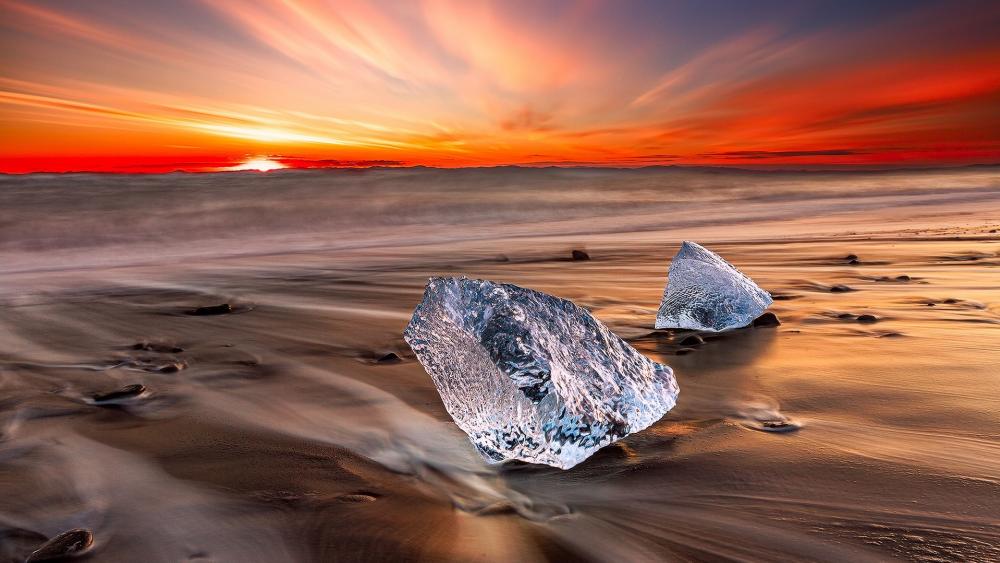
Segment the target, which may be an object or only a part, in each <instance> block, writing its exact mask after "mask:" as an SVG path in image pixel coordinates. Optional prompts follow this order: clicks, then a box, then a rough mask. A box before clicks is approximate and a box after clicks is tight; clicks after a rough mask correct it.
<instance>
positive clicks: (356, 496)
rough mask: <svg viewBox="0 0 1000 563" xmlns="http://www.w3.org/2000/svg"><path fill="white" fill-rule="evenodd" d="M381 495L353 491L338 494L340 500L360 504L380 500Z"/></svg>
mask: <svg viewBox="0 0 1000 563" xmlns="http://www.w3.org/2000/svg"><path fill="white" fill-rule="evenodd" d="M378 497H379V495H376V494H373V493H351V494H346V495H339V496H337V497H336V498H337V501H338V502H343V503H348V504H360V503H368V502H375V501H376V500H378Z"/></svg>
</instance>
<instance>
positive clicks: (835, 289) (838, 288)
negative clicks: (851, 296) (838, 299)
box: [830, 284, 851, 293]
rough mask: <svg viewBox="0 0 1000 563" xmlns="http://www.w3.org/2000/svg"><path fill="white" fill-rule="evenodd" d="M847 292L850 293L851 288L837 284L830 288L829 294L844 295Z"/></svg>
mask: <svg viewBox="0 0 1000 563" xmlns="http://www.w3.org/2000/svg"><path fill="white" fill-rule="evenodd" d="M848 291H851V288H850V287H848V286H846V285H843V284H837V285H834V286H832V287H831V288H830V292H831V293H845V292H848Z"/></svg>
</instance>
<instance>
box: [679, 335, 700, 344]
mask: <svg viewBox="0 0 1000 563" xmlns="http://www.w3.org/2000/svg"><path fill="white" fill-rule="evenodd" d="M704 343H705V339H704V338H702V337H700V336H698V335H697V334H690V335H688V336H686V337H684V340H681V342H680V344H681V346H701V345H702V344H704Z"/></svg>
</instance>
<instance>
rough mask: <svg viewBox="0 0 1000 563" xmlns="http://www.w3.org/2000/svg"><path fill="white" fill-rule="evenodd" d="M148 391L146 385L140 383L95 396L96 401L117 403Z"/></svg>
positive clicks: (97, 402)
mask: <svg viewBox="0 0 1000 563" xmlns="http://www.w3.org/2000/svg"><path fill="white" fill-rule="evenodd" d="M145 392H146V386H145V385H142V384H140V383H136V384H133V385H126V386H125V387H122V388H121V389H118V390H117V391H112V392H110V393H99V394H97V395H94V396H93V399H94V403H96V404H102V403H116V402H120V401H125V400H128V399H134V398H136V397H138V396H139V395H142V394H143V393H145Z"/></svg>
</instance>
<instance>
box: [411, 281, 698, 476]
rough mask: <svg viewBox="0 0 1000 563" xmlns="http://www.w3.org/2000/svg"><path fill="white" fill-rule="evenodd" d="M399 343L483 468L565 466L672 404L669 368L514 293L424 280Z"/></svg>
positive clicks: (585, 317)
mask: <svg viewBox="0 0 1000 563" xmlns="http://www.w3.org/2000/svg"><path fill="white" fill-rule="evenodd" d="M403 336H404V338H405V339H406V342H407V343H408V344H409V345H410V347H411V348H412V349H413V351H414V352H415V353H416V355H417V358H418V359H419V360H420V363H421V364H423V366H424V369H426V370H427V373H429V374H430V376H431V379H433V380H434V385H436V386H437V389H438V392H439V393H440V394H441V399H442V401H444V406H445V408H446V409H448V413H449V414H451V417H452V418H453V419H454V420H455V423H456V424H458V426H459V428H461V429H462V430H464V431H465V432H466V433H467V434H468V435H469V438H470V439H471V440H472V443H473V444H474V445H475V446H476V448H477V449H478V450H479V452H480V453H481V454H482V455H483V457H485V458H486V459H487V460H488V461H490V462H501V461H504V460H508V459H519V460H522V461H527V462H532V463H545V464H548V465H552V466H555V467H560V468H562V469H569V468H570V467H573V466H574V465H576V464H578V463H580V462H581V461H583V460H584V459H586V458H588V457H589V456H590V455H592V454H593V453H594V452H596V451H597V450H599V449H600V448H602V447H604V446H606V445H608V444H610V443H612V442H614V441H616V440H618V439H620V438H622V437H624V436H627V435H628V434H629V433H632V432H636V431H639V430H642V429H644V428H646V427H647V426H649V425H650V424H652V423H654V422H656V421H657V420H659V419H660V417H662V416H663V415H664V414H665V413H666V412H667V411H669V410H670V409H671V408H673V406H674V404H675V402H676V400H677V393H678V389H677V382H676V381H675V380H674V376H673V372H672V371H671V370H670V368H669V367H668V366H665V365H661V364H658V363H656V362H653V361H650V360H649V359H647V358H646V357H644V356H643V355H642V354H640V353H639V352H637V351H636V350H635V349H634V348H632V347H631V346H629V345H628V344H626V343H625V342H624V341H622V340H621V339H620V338H618V337H617V336H615V335H614V333H612V332H611V331H610V330H608V328H607V327H605V326H604V325H603V324H601V323H600V321H598V320H597V319H595V318H594V317H593V316H591V314H590V313H589V312H587V311H586V310H584V309H582V308H580V307H578V306H576V305H574V304H573V303H571V302H569V301H567V300H565V299H559V298H557V297H553V296H551V295H546V294H544V293H541V292H538V291H532V290H530V289H525V288H523V287H518V286H516V285H510V284H501V283H494V282H491V281H486V280H472V279H468V278H465V277H462V278H431V279H430V281H429V282H428V283H427V288H426V290H425V291H424V299H423V301H422V302H421V303H420V305H418V306H417V308H416V310H415V311H414V312H413V318H412V319H411V320H410V324H409V325H407V327H406V330H405V331H404V333H403Z"/></svg>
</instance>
